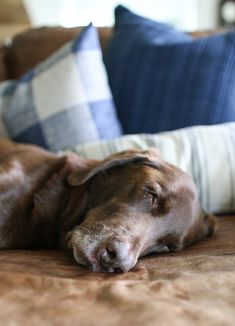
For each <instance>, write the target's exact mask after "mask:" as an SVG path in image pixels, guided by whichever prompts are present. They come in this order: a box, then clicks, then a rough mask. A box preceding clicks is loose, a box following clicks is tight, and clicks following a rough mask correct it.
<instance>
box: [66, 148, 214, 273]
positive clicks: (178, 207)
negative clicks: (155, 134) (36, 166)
mask: <svg viewBox="0 0 235 326" xmlns="http://www.w3.org/2000/svg"><path fill="white" fill-rule="evenodd" d="M68 182H69V184H70V185H71V186H73V187H78V188H77V189H79V188H80V189H81V187H82V189H85V194H86V195H85V197H84V198H85V199H84V198H83V200H82V202H83V203H82V205H83V209H82V214H83V220H82V223H81V224H79V225H77V226H75V227H74V228H73V230H72V231H70V232H69V233H68V234H67V238H66V239H67V244H68V246H69V247H70V248H71V249H72V250H73V254H74V257H75V259H76V261H77V262H78V263H80V264H82V265H85V266H88V267H89V268H91V269H92V270H94V271H107V272H118V271H122V272H127V271H128V270H130V269H131V268H132V267H133V266H134V265H135V264H136V262H137V260H138V258H139V257H142V256H145V255H147V254H150V253H155V252H162V251H177V250H180V249H182V248H184V247H185V246H188V245H190V244H192V243H194V242H196V241H198V240H200V239H202V238H204V237H205V236H207V235H210V234H212V233H213V230H214V227H215V218H214V217H213V216H211V215H209V214H206V213H205V212H204V211H203V209H202V208H201V207H200V204H199V201H198V196H197V191H196V188H195V185H194V182H193V180H192V178H191V177H190V176H189V175H188V174H186V173H184V172H183V171H181V170H180V169H179V168H177V167H175V166H173V165H171V164H169V163H167V162H165V161H163V160H162V159H161V157H160V155H159V152H158V151H157V150H156V149H149V150H148V151H125V152H121V153H118V154H115V155H112V156H110V157H108V158H107V159H106V160H104V161H102V162H93V163H90V164H89V165H88V166H86V165H85V164H84V166H83V168H82V169H81V168H79V169H77V171H74V172H72V173H71V174H70V175H69V177H68ZM79 204H80V203H78V205H79Z"/></svg>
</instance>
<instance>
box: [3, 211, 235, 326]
mask: <svg viewBox="0 0 235 326" xmlns="http://www.w3.org/2000/svg"><path fill="white" fill-rule="evenodd" d="M220 221H221V222H220V226H219V230H218V232H217V234H216V236H214V237H212V238H208V239H205V240H204V241H202V242H201V243H199V244H197V245H196V246H194V247H191V248H188V249H186V250H184V251H182V252H180V253H171V254H161V255H158V256H152V257H149V258H145V259H142V260H140V262H139V263H138V265H137V266H136V267H135V269H133V270H132V271H130V272H129V273H127V274H114V275H110V274H103V273H93V272H90V271H88V270H86V269H85V268H82V267H79V266H77V265H76V263H74V261H73V258H72V256H71V255H70V254H68V253H64V252H60V251H1V252H0V324H1V325H30V326H31V325H79V326H82V325H122V326H125V325H135V326H136V325H144V326H146V325H171V324H172V325H174V326H177V325H179V326H184V325H207V326H208V325H213V326H215V325H223V326H224V325H231V326H232V325H235V217H232V216H231V217H223V218H221V220H220Z"/></svg>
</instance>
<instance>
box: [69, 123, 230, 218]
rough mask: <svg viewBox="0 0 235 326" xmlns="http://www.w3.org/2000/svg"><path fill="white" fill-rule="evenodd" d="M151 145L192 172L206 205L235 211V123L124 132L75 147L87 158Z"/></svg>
mask: <svg viewBox="0 0 235 326" xmlns="http://www.w3.org/2000/svg"><path fill="white" fill-rule="evenodd" d="M151 146H153V147H157V148H159V149H160V151H161V154H162V157H163V158H164V159H165V160H167V161H168V162H170V163H172V164H175V165H176V166H178V167H180V168H181V169H183V170H184V171H186V172H188V173H190V174H191V175H192V177H193V179H194V181H195V183H196V185H197V188H198V190H199V195H200V201H201V203H202V205H203V207H204V208H205V209H207V210H208V211H210V212H214V213H231V212H235V123H225V124H221V125H215V126H198V127H189V128H184V129H180V130H177V131H171V132H163V133H160V134H156V135H149V134H142V135H129V136H123V137H120V138H117V139H115V140H111V141H103V142H99V143H94V144H86V145H81V146H77V147H76V148H75V149H73V150H74V151H75V152H76V153H78V154H79V155H82V156H84V157H87V158H94V159H103V158H105V157H106V156H108V155H110V154H113V153H116V152H118V151H122V150H126V149H130V148H135V149H143V150H144V149H147V148H148V147H151Z"/></svg>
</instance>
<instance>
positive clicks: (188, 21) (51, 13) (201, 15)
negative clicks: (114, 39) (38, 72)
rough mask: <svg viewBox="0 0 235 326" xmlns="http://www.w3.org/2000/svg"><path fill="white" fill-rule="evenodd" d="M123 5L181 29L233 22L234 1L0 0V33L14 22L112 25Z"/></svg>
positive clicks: (69, 25) (215, 26) (20, 25)
mask: <svg viewBox="0 0 235 326" xmlns="http://www.w3.org/2000/svg"><path fill="white" fill-rule="evenodd" d="M117 4H123V5H125V6H127V7H129V8H130V9H132V10H134V11H135V12H136V13H140V14H141V15H145V16H146V17H149V18H152V19H154V20H159V21H165V22H169V23H171V24H173V25H174V26H176V27H178V28H180V29H182V30H185V31H195V30H210V29H214V28H217V27H219V26H226V27H227V26H234V25H235V0H144V1H143V0H123V1H116V0H85V1H84V0H0V24H1V27H0V33H1V32H4V28H8V33H9V31H10V29H9V28H10V26H11V25H13V24H14V31H16V30H17V28H18V29H19V30H20V29H21V28H23V26H24V27H25V26H41V25H62V26H66V27H72V26H81V25H87V24H88V23H89V22H91V21H92V22H93V24H94V25H97V26H110V25H112V24H113V21H114V17H113V9H114V7H115V6H116V5H117Z"/></svg>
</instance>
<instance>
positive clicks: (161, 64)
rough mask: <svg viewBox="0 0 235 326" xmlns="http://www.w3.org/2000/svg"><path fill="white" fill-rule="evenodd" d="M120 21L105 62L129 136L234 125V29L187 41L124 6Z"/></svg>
mask: <svg viewBox="0 0 235 326" xmlns="http://www.w3.org/2000/svg"><path fill="white" fill-rule="evenodd" d="M115 17H116V23H115V33H114V35H113V38H112V39H111V41H110V44H109V47H108V49H107V53H106V56H105V60H106V66H107V71H108V76H109V81H110V86H111V90H112V92H113V97H114V101H115V104H116V107H117V111H118V115H119V118H120V120H121V123H122V125H123V128H124V132H125V133H128V134H130V133H141V132H144V133H155V132H159V131H166V130H174V129H177V128H182V127H186V126H193V125H200V124H201V125H210V124H218V123H222V122H229V121H235V30H232V31H230V32H227V33H224V34H217V35H213V36H210V37H204V38H199V39H188V38H187V39H185V34H184V37H182V33H180V32H178V31H176V30H174V33H173V31H172V29H171V30H169V31H168V32H169V33H168V32H167V29H166V28H165V29H164V32H163V33H158V28H157V27H156V26H154V23H153V22H152V23H150V22H149V20H146V19H145V18H143V17H140V16H137V15H135V14H133V13H132V12H130V11H128V10H127V9H123V8H122V7H121V8H120V7H118V8H117V9H116V16H115ZM154 35H155V36H154ZM175 35H178V37H177V38H176V37H175Z"/></svg>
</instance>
